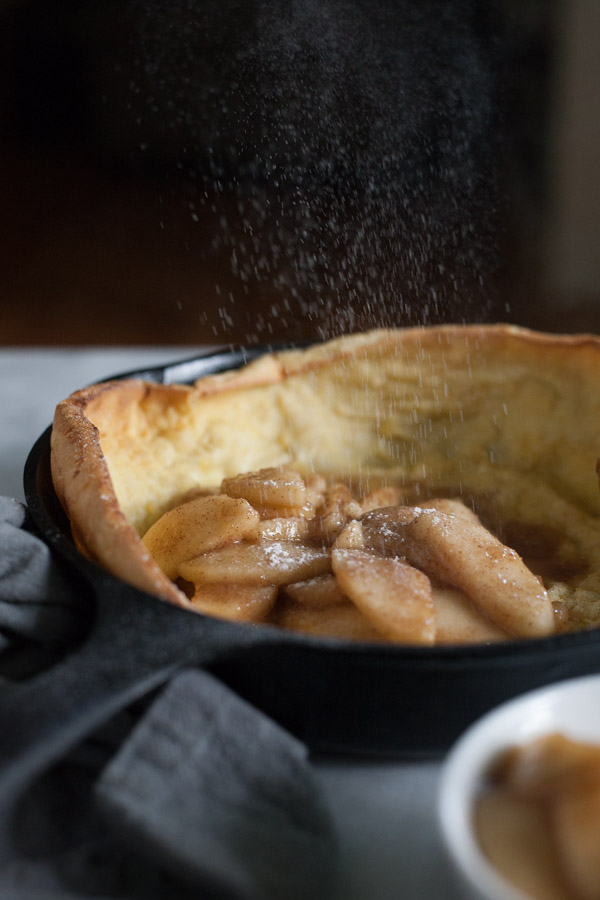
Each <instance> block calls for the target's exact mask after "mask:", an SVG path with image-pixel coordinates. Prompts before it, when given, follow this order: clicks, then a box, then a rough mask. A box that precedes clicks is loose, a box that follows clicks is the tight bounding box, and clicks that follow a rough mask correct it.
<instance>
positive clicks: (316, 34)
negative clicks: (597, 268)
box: [132, 0, 502, 342]
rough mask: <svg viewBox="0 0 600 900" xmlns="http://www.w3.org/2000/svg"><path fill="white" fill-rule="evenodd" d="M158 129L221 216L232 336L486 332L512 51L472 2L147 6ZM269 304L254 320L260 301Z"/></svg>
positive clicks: (184, 189)
mask: <svg viewBox="0 0 600 900" xmlns="http://www.w3.org/2000/svg"><path fill="white" fill-rule="evenodd" d="M135 9H136V15H135V17H136V29H137V30H136V34H135V37H134V38H133V47H132V51H133V54H134V58H135V64H136V67H137V76H136V79H135V86H134V87H135V90H136V91H137V92H138V94H139V95H140V96H141V98H142V101H141V104H140V103H139V102H138V108H139V110H140V115H139V131H140V148H141V149H140V152H144V151H146V143H145V141H144V128H145V127H147V128H148V129H149V130H150V128H151V129H152V132H153V134H156V129H157V128H159V129H160V132H161V138H162V141H163V143H164V145H165V146H168V147H169V148H170V150H171V157H170V158H171V162H172V165H171V173H170V183H171V186H172V189H173V190H175V191H180V192H181V197H182V203H185V204H186V207H187V210H188V213H189V216H190V217H191V218H192V219H195V220H198V219H199V218H202V217H205V218H206V217H208V218H209V219H210V222H211V223H212V224H211V227H212V228H213V231H212V237H211V243H212V247H213V248H214V249H215V252H221V253H223V254H225V256H226V258H227V260H228V264H229V267H230V274H231V277H232V284H233V289H230V290H228V291H227V293H226V295H222V294H221V293H220V287H219V285H215V295H214V298H212V302H214V303H215V304H216V305H218V306H219V320H220V323H221V327H222V332H223V336H226V334H227V332H228V330H229V329H231V327H232V325H233V324H234V323H235V324H237V325H238V326H239V324H240V323H244V318H245V317H247V322H246V323H245V327H247V339H248V340H249V341H252V340H257V341H261V342H262V341H264V340H265V339H269V338H270V336H271V335H272V334H273V333H277V334H281V332H282V328H283V331H284V332H286V333H289V336H290V337H294V336H295V335H296V334H298V333H299V332H301V333H303V334H306V332H307V329H308V331H310V332H312V334H313V335H314V336H322V337H325V336H330V335H333V334H337V333H340V332H344V331H351V330H353V329H356V328H364V327H373V326H379V325H392V326H401V325H408V324H421V323H422V324H430V323H437V322H440V321H444V320H453V321H460V320H463V319H471V318H475V319H479V320H481V319H483V318H485V313H486V309H487V307H488V305H489V302H490V301H489V282H490V276H491V274H492V273H493V271H494V268H495V266H496V265H497V261H498V259H497V257H498V248H497V232H498V228H499V222H500V220H501V213H500V201H501V193H502V188H501V185H502V140H501V134H502V125H501V118H502V116H501V111H502V97H501V84H500V82H501V78H500V70H501V65H500V60H501V39H500V35H499V28H498V23H497V22H496V21H495V14H494V12H493V10H494V5H493V4H481V3H479V2H476V0H464V2H448V0H424V2H422V3H415V2H402V0H401V2H391V0H354V2H352V0H297V2H294V0H290V2H284V0H251V2H241V0H219V2H216V0H202V2H201V0H136V7H135ZM250 296H252V297H254V298H256V297H257V296H258V297H259V298H260V300H261V302H260V305H259V310H258V312H257V311H256V307H255V306H254V307H253V309H252V314H251V315H250V314H248V312H247V304H248V298H249V297H250Z"/></svg>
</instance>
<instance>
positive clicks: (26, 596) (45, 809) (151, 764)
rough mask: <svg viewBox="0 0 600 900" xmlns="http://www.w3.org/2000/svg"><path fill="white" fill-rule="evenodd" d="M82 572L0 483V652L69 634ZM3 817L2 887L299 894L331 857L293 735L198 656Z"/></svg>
mask: <svg viewBox="0 0 600 900" xmlns="http://www.w3.org/2000/svg"><path fill="white" fill-rule="evenodd" d="M80 587H81V584H80V582H79V581H77V580H75V581H73V580H72V579H71V576H70V575H69V573H67V572H65V571H64V570H63V569H62V567H59V564H58V563H57V562H56V561H55V560H54V557H53V555H52V554H51V553H50V552H49V550H48V548H47V547H46V545H45V544H44V543H43V542H42V541H41V540H40V539H39V538H38V537H37V536H36V535H35V534H34V533H33V530H32V528H31V526H30V523H29V521H28V516H27V512H26V510H25V508H24V507H23V506H22V504H20V503H18V502H17V501H15V500H12V499H11V498H6V497H0V635H1V636H2V643H1V644H0V663H1V662H2V660H6V659H10V658H11V657H13V656H14V655H15V653H16V651H17V650H18V655H19V656H20V657H21V658H22V657H23V656H25V657H27V656H31V655H33V656H35V655H36V653H38V651H39V649H40V648H42V650H44V651H45V652H47V651H51V652H54V653H55V652H58V651H59V650H60V649H61V648H64V647H65V646H67V645H68V644H69V642H71V641H73V640H74V639H75V637H76V636H79V637H80V636H81V622H82V620H84V619H85V615H86V614H87V613H86V608H85V604H83V605H82V600H81V597H80V595H79V588H80ZM38 664H39V659H38ZM5 668H6V667H4V668H3V670H2V671H4V669H5ZM26 671H27V666H26V665H25V666H23V665H21V667H20V670H19V672H20V674H19V676H18V677H24V676H23V672H26ZM14 679H15V675H14V672H13V673H11V675H10V677H6V676H5V677H4V678H3V679H2V681H1V683H0V688H1V690H3V691H10V690H11V688H12V689H14V686H13V684H12V681H13V680H14ZM10 729H11V722H10V721H0V741H1V740H2V735H3V734H6V733H8V732H9V731H10ZM10 828H11V829H12V833H13V838H14V840H13V845H14V851H13V853H12V856H11V858H8V859H4V860H3V862H2V864H1V865H0V898H1V900H5V898H6V900H9V898H10V900H46V898H48V900H88V898H90V900H91V898H92V897H93V898H95V900H109V898H118V900H192V898H197V897H200V896H202V897H205V898H208V900H213V898H215V900H280V898H281V900H283V898H286V900H287V898H289V900H302V898H304V897H306V898H311V900H312V898H318V897H326V896H327V889H328V884H329V879H330V877H331V874H332V871H333V868H334V866H335V855H336V854H335V838H334V834H333V828H332V824H331V819H330V816H329V811H328V808H327V807H326V804H325V803H324V800H323V797H322V795H321V793H320V789H319V787H318V780H317V778H316V775H315V774H314V772H313V770H312V768H311V764H310V759H309V757H308V753H307V749H306V747H305V746H304V745H303V744H302V743H301V742H300V741H298V740H297V739H295V738H294V737H293V736H292V735H290V734H288V733H287V732H286V731H285V730H283V729H282V728H280V727H279V726H278V725H276V724H275V723H274V722H272V721H271V720H269V719H268V718H267V717H266V716H265V715H263V714H262V713H260V712H259V711H258V710H256V709H254V708H253V707H252V706H250V705H249V704H247V703H246V702H245V701H243V700H241V699H240V698H239V697H238V696H237V695H235V694H234V693H233V692H232V691H230V690H229V689H228V688H226V687H225V686H224V685H223V684H221V683H220V682H219V681H218V680H217V679H215V678H213V677H212V676H210V675H208V674H207V673H205V672H202V671H200V670H195V669H194V670H186V671H183V672H179V673H178V674H177V675H175V676H174V677H173V679H172V680H171V682H170V683H168V684H167V685H166V686H165V687H164V688H163V689H162V691H161V692H160V693H157V694H154V695H152V696H150V697H148V698H146V699H145V700H144V701H141V702H138V704H136V705H135V706H134V707H130V708H128V709H125V710H122V711H121V713H119V714H118V715H117V716H115V717H114V718H113V719H112V720H111V721H110V722H108V723H107V724H106V725H105V726H104V727H103V728H102V729H101V730H100V731H98V732H97V733H95V734H94V735H90V736H89V737H88V739H87V740H86V741H85V742H83V743H82V744H80V745H79V746H78V747H77V748H76V749H75V750H74V751H73V752H72V753H70V754H69V755H68V757H66V758H65V759H63V760H61V761H60V762H59V763H58V764H56V765H55V766H54V767H53V768H52V770H51V771H49V772H47V773H45V774H44V775H43V776H42V777H41V778H40V779H39V780H38V782H37V783H36V784H35V785H33V786H32V787H31V788H30V789H28V791H27V793H26V794H25V796H23V797H22V798H21V801H20V804H19V807H18V809H17V815H16V816H15V817H14V819H13V820H11V822H10Z"/></svg>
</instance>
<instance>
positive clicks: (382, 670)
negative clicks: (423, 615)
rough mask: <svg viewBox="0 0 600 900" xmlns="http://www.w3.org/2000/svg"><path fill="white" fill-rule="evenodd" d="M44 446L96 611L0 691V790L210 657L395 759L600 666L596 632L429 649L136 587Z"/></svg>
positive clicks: (276, 703) (306, 728) (255, 694)
mask: <svg viewBox="0 0 600 900" xmlns="http://www.w3.org/2000/svg"><path fill="white" fill-rule="evenodd" d="M268 349H272V348H268ZM264 352H265V349H262V350H261V349H253V350H251V351H231V352H229V351H228V352H218V353H213V354H211V355H206V356H200V357H196V358H194V359H192V360H188V361H185V362H183V363H181V362H178V363H176V364H174V365H167V366H163V367H159V368H154V369H149V370H143V371H138V372H132V373H127V374H128V375H135V376H138V377H143V378H146V379H151V380H154V381H156V382H163V383H172V382H178V381H179V382H185V381H189V382H191V381H193V380H194V379H196V378H199V377H201V376H203V375H206V374H209V373H213V372H217V371H224V370H226V369H230V368H236V367H239V366H240V365H242V364H243V363H244V362H246V361H247V360H249V359H251V358H253V357H256V356H259V355H260V354H261V353H264ZM122 377H125V376H122ZM49 458H50V429H48V430H47V431H46V432H44V434H42V436H41V437H40V438H39V440H38V441H37V443H36V444H35V446H34V447H33V448H32V450H31V452H30V455H29V457H28V459H27V463H26V467H25V473H24V483H25V494H26V498H27V503H28V506H29V509H30V511H31V514H32V516H33V519H34V521H35V523H36V525H37V528H38V529H39V531H40V533H41V535H42V536H43V538H44V539H45V540H46V542H47V543H48V544H49V545H50V547H51V548H52V550H53V551H55V553H56V554H59V556H60V557H62V558H63V560H66V561H67V562H68V564H70V565H71V566H73V567H75V569H76V570H78V572H79V573H81V574H83V576H84V577H85V579H86V580H87V581H88V582H89V584H90V585H91V587H92V590H93V594H94V597H95V602H94V613H93V620H92V624H91V627H90V631H89V633H88V635H87V637H86V638H85V639H84V640H83V642H82V643H81V644H80V645H79V646H78V647H76V648H75V649H74V650H73V651H72V652H71V653H70V654H68V655H67V656H66V657H65V658H64V659H63V660H62V661H61V662H59V663H57V664H56V665H55V666H54V667H52V668H51V669H49V670H47V671H45V672H44V673H42V674H41V675H38V676H35V677H33V678H31V679H29V680H28V681H26V682H24V683H21V684H20V685H18V686H17V687H16V688H15V689H14V690H11V691H9V692H6V696H4V697H1V696H0V723H2V726H3V727H2V729H1V730H2V735H3V740H2V742H1V744H0V765H1V764H3V767H2V768H0V771H2V772H3V774H2V776H1V778H0V802H2V789H3V788H4V790H5V793H6V791H7V790H8V791H9V792H11V791H13V792H14V791H16V790H17V789H20V787H21V786H22V785H23V784H25V783H26V782H27V781H28V780H29V779H30V778H31V777H32V776H33V775H34V774H35V773H37V772H38V771H39V770H41V769H42V768H44V767H46V766H48V765H49V764H50V763H51V762H52V761H53V760H55V759H57V758H58V757H59V756H61V755H62V754H63V753H64V752H65V751H66V750H67V749H68V748H69V747H71V746H73V745H74V744H75V743H76V742H78V741H79V740H80V739H81V738H83V737H84V736H85V735H87V734H89V733H90V732H91V731H92V730H93V729H94V728H95V727H97V726H99V725H100V724H101V723H102V722H103V721H104V720H106V719H107V718H108V717H109V716H110V715H111V714H113V713H114V712H116V711H117V710H119V709H121V708H122V707H124V706H125V705H126V704H127V703H129V702H132V701H133V700H135V699H136V698H139V697H142V696H143V695H144V694H146V693H147V692H149V691H150V690H151V689H153V688H155V687H157V686H158V685H160V684H161V683H163V682H164V681H165V680H166V679H168V678H169V676H170V675H171V673H173V672H174V671H175V670H176V669H179V668H182V667H185V666H194V665H201V666H204V667H208V668H209V669H210V670H211V671H213V672H214V673H215V674H217V675H218V676H219V677H220V678H222V679H223V681H224V682H226V683H227V684H228V685H230V686H231V687H232V688H233V689H235V690H236V691H237V692H239V694H240V695H242V696H243V697H245V698H246V699H247V700H249V701H250V702H251V703H253V704H254V705H256V706H257V707H259V708H260V709H262V710H263V711H264V712H266V713H267V714H268V715H269V716H271V717H272V718H273V719H275V720H276V721H278V722H279V723H281V724H282V725H283V726H284V727H285V728H287V729H289V730H290V731H291V732H293V733H294V734H296V735H297V736H299V737H300V738H302V739H303V740H304V741H305V742H306V743H307V744H308V746H309V747H310V748H311V749H312V750H313V751H317V752H320V753H331V754H340V753H341V754H368V755H370V756H373V755H375V756H382V757H395V758H406V757H414V756H436V755H439V754H442V753H443V752H444V751H445V750H446V749H447V747H448V746H449V745H450V743H451V742H452V741H454V739H455V738H456V737H457V736H458V735H459V734H460V733H461V731H462V730H463V729H464V728H465V727H466V726H467V725H468V724H469V723H471V722H472V721H473V720H474V719H475V718H476V717H478V716H479V715H481V714H482V713H483V712H485V711H486V710H488V709H489V708H490V707H492V706H494V705H496V704H497V703H499V702H501V701H503V700H505V699H507V698H509V697H512V696H514V695H516V694H519V693H521V692H523V691H526V690H529V689H531V688H534V687H538V686H540V685H543V684H546V683H549V682H551V681H556V680H560V679H563V678H567V677H571V676H574V675H582V674H587V673H591V672H596V671H598V670H600V630H597V631H588V632H581V633H577V634H571V635H564V636H560V637H553V638H545V639H536V640H527V641H514V642H508V643H504V644H496V645H491V646H481V645H479V646H477V645H476V646H470V647H436V648H430V649H424V648H419V647H398V646H381V645H375V644H357V643H351V642H345V641H336V640H328V639H319V638H312V637H308V636H303V635H298V634H293V633H291V632H286V631H283V630H280V629H276V628H273V627H267V626H264V627H261V626H254V625H247V624H234V623H229V622H225V621H221V620H217V619H213V618H210V617H207V616H204V615H199V614H195V613H190V612H188V611H186V610H183V609H180V608H178V607H175V606H172V605H170V604H167V603H165V602H163V601H161V600H159V599H157V598H155V597H153V596H150V595H149V594H146V593H144V592H142V591H139V590H137V589H135V588H133V587H131V586H130V585H128V584H126V583H125V582H123V581H121V580H120V579H117V578H116V577H114V576H112V575H110V574H108V573H107V572H105V571H104V570H102V569H100V568H99V567H98V566H96V565H95V564H93V563H91V562H89V561H88V560H87V559H85V558H84V557H82V556H81V555H80V554H79V553H78V552H77V551H76V550H75V548H74V546H73V544H72V542H71V538H70V534H69V528H68V523H67V521H66V518H65V516H64V514H63V512H62V510H61V508H60V506H59V504H58V501H57V498H56V495H55V493H54V490H53V486H52V482H51V479H50V468H49Z"/></svg>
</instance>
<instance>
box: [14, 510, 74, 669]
mask: <svg viewBox="0 0 600 900" xmlns="http://www.w3.org/2000/svg"><path fill="white" fill-rule="evenodd" d="M85 613H86V608H85V604H84V601H83V598H82V596H81V595H80V593H79V592H78V591H77V590H76V588H75V579H74V577H72V576H70V575H69V573H67V572H66V571H65V570H64V569H63V568H61V567H60V566H59V565H58V564H57V562H56V561H55V560H54V559H53V557H52V554H51V552H50V549H49V548H48V547H47V546H46V544H45V543H44V542H43V541H42V540H40V538H39V537H37V536H36V535H35V534H34V533H33V526H32V525H31V523H30V520H29V515H28V512H27V508H26V507H25V506H24V505H23V504H22V503H20V502H19V501H18V500H15V499H13V498H12V497H1V496H0V652H1V651H2V650H3V649H9V648H10V647H14V645H15V643H16V642H17V641H18V639H24V640H26V641H28V642H30V643H32V644H33V645H37V646H38V647H40V648H44V649H46V650H50V651H52V650H56V649H58V648H61V647H64V646H65V645H66V644H68V643H69V642H70V641H72V640H74V639H75V637H77V636H78V635H79V633H80V630H81V626H82V621H83V619H84V618H85Z"/></svg>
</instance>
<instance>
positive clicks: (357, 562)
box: [144, 466, 562, 644]
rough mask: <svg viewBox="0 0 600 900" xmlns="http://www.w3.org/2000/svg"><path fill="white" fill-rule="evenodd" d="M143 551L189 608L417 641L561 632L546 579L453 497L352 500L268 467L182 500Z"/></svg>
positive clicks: (318, 630)
mask: <svg viewBox="0 0 600 900" xmlns="http://www.w3.org/2000/svg"><path fill="white" fill-rule="evenodd" d="M144 543H145V545H146V547H147V548H148V550H149V551H150V553H151V554H152V556H153V557H154V559H155V560H156V561H157V562H158V563H159V565H160V566H161V568H162V570H163V572H164V573H165V574H166V575H167V577H169V578H170V579H172V580H173V581H175V582H176V583H177V584H178V585H179V587H180V588H181V589H182V590H183V591H184V592H185V593H186V595H187V596H188V597H189V599H190V602H191V604H192V605H193V607H194V608H195V609H197V610H199V611H201V612H205V613H209V614H211V615H218V616H222V617H225V618H228V619H241V620H244V621H255V622H268V623H271V624H279V625H283V626H284V627H286V628H291V629H293V630H296V631H303V632H309V633H313V634H321V635H329V636H335V637H346V638H348V637H360V638H363V639H372V640H387V641H396V642H400V643H410V644H434V643H448V642H452V643H456V642H459V643H460V642H469V641H498V640H502V639H507V638H509V637H540V636H544V635H548V634H552V633H555V632H556V631H557V630H559V629H560V628H561V626H562V621H561V616H560V614H559V613H558V611H555V609H554V608H553V604H552V600H551V597H550V594H549V592H548V590H547V589H546V588H545V586H544V583H543V579H542V578H541V577H539V576H538V575H536V574H534V573H533V572H532V571H531V570H530V569H529V568H528V567H527V565H526V564H525V562H524V561H523V559H522V558H521V557H520V556H519V554H518V553H517V552H516V551H515V550H514V549H512V548H510V547H507V546H506V545H505V544H503V543H502V542H501V541H500V540H498V538H497V537H495V536H494V535H493V534H492V533H491V532H490V531H489V530H488V529H487V528H485V527H484V526H483V525H482V523H481V522H480V520H479V519H478V517H477V515H476V514H475V513H474V512H473V511H472V509H470V508H469V507H467V506H466V505H465V504H464V503H463V502H462V501H460V500H455V499H454V500H453V499H448V498H438V499H431V500H428V501H425V502H424V503H422V504H421V505H419V506H415V505H407V503H406V501H405V500H403V498H402V493H401V491H400V490H399V489H397V488H391V487H388V488H382V489H379V490H376V491H372V492H369V493H367V494H364V495H363V496H355V495H353V494H352V492H351V490H350V488H349V487H348V486H347V485H345V484H342V483H333V484H331V485H330V486H328V485H327V483H326V480H325V479H324V478H323V477H320V476H315V475H313V476H309V477H307V478H306V480H304V479H303V478H302V475H301V474H300V473H299V472H298V471H296V470H294V469H292V468H290V467H285V466H280V467H271V468H266V469H262V470H260V471H258V472H251V473H247V474H242V475H238V476H236V477H232V478H226V479H224V480H223V482H222V484H221V487H220V491H219V492H218V493H216V494H213V495H203V496H198V497H195V498H193V499H187V500H186V501H185V502H183V503H181V504H178V505H176V506H175V507H174V508H173V509H170V510H169V511H167V512H166V513H164V514H163V515H162V516H161V517H160V518H159V519H158V520H157V521H156V522H155V523H154V524H153V525H152V526H151V528H150V529H149V530H148V532H147V533H146V534H145V536H144Z"/></svg>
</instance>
